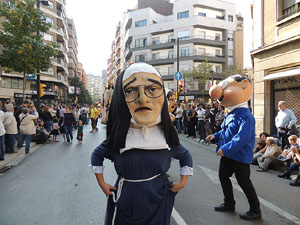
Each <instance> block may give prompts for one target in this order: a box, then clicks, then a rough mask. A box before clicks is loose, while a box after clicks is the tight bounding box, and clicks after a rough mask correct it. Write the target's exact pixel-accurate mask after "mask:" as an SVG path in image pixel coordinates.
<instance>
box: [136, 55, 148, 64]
mask: <svg viewBox="0 0 300 225" xmlns="http://www.w3.org/2000/svg"><path fill="white" fill-rule="evenodd" d="M146 58H147V55H146V54H142V55H136V56H135V61H136V62H146Z"/></svg>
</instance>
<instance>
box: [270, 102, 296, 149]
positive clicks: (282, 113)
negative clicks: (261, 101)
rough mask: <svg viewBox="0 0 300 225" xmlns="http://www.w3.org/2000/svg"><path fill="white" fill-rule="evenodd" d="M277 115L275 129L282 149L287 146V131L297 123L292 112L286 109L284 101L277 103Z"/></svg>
mask: <svg viewBox="0 0 300 225" xmlns="http://www.w3.org/2000/svg"><path fill="white" fill-rule="evenodd" d="M278 109H279V111H278V113H277V116H276V118H275V126H276V128H277V133H278V136H279V138H280V139H281V143H282V149H284V147H285V146H286V145H288V143H289V142H288V134H287V133H288V131H289V130H290V129H291V128H292V126H293V125H294V124H295V123H296V122H297V118H296V116H295V114H294V113H293V111H292V110H290V109H288V108H287V105H286V102H285V101H279V102H278Z"/></svg>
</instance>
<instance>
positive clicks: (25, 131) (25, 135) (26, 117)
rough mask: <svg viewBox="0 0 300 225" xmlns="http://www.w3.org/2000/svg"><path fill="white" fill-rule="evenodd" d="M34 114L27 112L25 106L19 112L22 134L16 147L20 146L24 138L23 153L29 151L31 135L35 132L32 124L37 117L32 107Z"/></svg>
mask: <svg viewBox="0 0 300 225" xmlns="http://www.w3.org/2000/svg"><path fill="white" fill-rule="evenodd" d="M33 111H34V115H31V114H29V110H28V109H27V108H23V109H22V113H21V114H20V133H21V135H22V137H21V141H20V142H19V143H18V147H19V148H22V146H23V143H24V140H25V154H28V153H29V151H30V142H31V137H32V135H34V134H36V129H35V125H34V120H36V119H38V118H39V114H38V113H37V111H36V109H35V107H34V108H33Z"/></svg>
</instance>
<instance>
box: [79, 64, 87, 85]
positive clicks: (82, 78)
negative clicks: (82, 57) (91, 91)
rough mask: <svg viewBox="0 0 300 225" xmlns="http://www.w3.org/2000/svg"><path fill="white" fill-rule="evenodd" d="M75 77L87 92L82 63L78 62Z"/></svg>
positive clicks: (85, 75) (85, 76)
mask: <svg viewBox="0 0 300 225" xmlns="http://www.w3.org/2000/svg"><path fill="white" fill-rule="evenodd" d="M77 76H78V77H79V80H80V81H82V82H83V84H84V88H85V89H86V90H88V81H87V74H86V72H85V70H84V68H83V65H82V63H80V62H78V64H77Z"/></svg>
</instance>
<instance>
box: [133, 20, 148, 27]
mask: <svg viewBox="0 0 300 225" xmlns="http://www.w3.org/2000/svg"><path fill="white" fill-rule="evenodd" d="M145 26H147V20H140V21H136V22H135V27H145Z"/></svg>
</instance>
